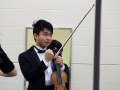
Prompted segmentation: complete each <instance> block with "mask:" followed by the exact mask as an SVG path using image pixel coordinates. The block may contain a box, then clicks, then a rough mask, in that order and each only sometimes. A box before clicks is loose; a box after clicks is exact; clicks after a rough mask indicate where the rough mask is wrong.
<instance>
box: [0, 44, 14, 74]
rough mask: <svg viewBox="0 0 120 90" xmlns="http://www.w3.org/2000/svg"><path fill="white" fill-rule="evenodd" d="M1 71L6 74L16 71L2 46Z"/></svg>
mask: <svg viewBox="0 0 120 90" xmlns="http://www.w3.org/2000/svg"><path fill="white" fill-rule="evenodd" d="M0 69H1V70H2V72H3V73H5V74H6V73H9V72H11V71H12V70H13V69H14V64H13V62H11V61H10V59H9V57H8V56H7V54H6V53H5V52H4V50H3V49H2V48H1V46H0Z"/></svg>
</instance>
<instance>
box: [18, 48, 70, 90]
mask: <svg viewBox="0 0 120 90" xmlns="http://www.w3.org/2000/svg"><path fill="white" fill-rule="evenodd" d="M18 61H19V64H20V69H21V71H22V74H23V76H24V77H25V79H26V80H27V81H29V87H28V90H47V88H46V87H45V73H44V71H45V70H46V69H47V67H46V65H45V64H44V62H43V61H40V60H39V57H38V56H37V54H36V52H35V50H34V46H32V47H31V48H30V49H28V50H27V51H25V52H23V53H21V54H20V55H19V58H18ZM64 65H65V70H64V71H65V72H66V73H67V75H68V77H69V69H68V66H67V65H66V64H64ZM67 87H68V85H67Z"/></svg>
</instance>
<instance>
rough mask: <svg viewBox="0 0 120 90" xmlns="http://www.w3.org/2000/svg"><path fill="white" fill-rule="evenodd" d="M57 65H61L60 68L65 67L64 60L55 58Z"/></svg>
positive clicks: (59, 57)
mask: <svg viewBox="0 0 120 90" xmlns="http://www.w3.org/2000/svg"><path fill="white" fill-rule="evenodd" d="M54 60H55V63H56V64H59V65H60V68H61V67H63V59H62V57H61V56H55V57H54Z"/></svg>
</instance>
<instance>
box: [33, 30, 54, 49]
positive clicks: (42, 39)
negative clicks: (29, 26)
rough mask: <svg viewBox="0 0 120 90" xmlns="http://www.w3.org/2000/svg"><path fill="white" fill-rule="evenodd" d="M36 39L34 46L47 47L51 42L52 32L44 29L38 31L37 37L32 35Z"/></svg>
mask: <svg viewBox="0 0 120 90" xmlns="http://www.w3.org/2000/svg"><path fill="white" fill-rule="evenodd" d="M34 38H35V39H36V45H37V46H40V47H41V48H45V47H48V46H49V45H50V43H51V41H52V32H51V31H50V30H48V29H46V28H44V29H43V30H41V31H40V33H39V35H37V34H36V33H34Z"/></svg>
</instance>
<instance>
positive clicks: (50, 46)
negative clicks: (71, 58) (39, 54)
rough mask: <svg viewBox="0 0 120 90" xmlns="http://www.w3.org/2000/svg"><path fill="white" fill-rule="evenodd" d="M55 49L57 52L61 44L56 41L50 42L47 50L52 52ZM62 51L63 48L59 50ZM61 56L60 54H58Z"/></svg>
mask: <svg viewBox="0 0 120 90" xmlns="http://www.w3.org/2000/svg"><path fill="white" fill-rule="evenodd" d="M55 47H56V48H57V49H58V50H59V49H60V48H61V47H62V44H61V43H60V42H59V41H57V40H52V42H51V44H50V45H49V46H48V47H47V49H51V50H54V49H55ZM61 51H63V48H62V49H61ZM59 55H60V56H61V53H60V54H59Z"/></svg>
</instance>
